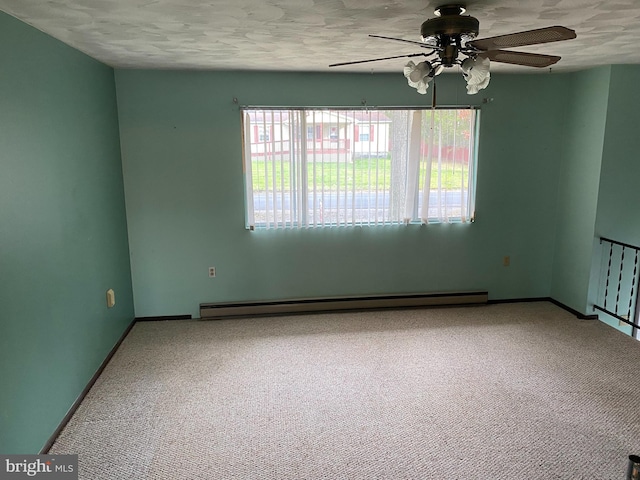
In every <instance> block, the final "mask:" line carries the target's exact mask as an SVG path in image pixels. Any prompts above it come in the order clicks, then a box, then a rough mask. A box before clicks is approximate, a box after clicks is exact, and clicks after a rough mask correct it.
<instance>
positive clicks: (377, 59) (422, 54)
mask: <svg viewBox="0 0 640 480" xmlns="http://www.w3.org/2000/svg"><path fill="white" fill-rule="evenodd" d="M425 55H426V54H425V53H412V54H409V55H395V56H393V57H383V58H372V59H371V60H357V61H355V62H342V63H332V64H331V65H329V66H330V67H341V66H343V65H355V64H356V63H367V62H379V61H381V60H391V59H392V58H407V57H422V56H425Z"/></svg>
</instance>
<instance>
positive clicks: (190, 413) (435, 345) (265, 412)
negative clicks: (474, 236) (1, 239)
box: [50, 302, 640, 480]
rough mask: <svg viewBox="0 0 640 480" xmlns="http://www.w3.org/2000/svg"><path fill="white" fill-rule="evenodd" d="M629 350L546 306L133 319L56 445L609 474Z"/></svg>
mask: <svg viewBox="0 0 640 480" xmlns="http://www.w3.org/2000/svg"><path fill="white" fill-rule="evenodd" d="M639 365H640V343H638V342H637V341H635V340H633V339H631V338H630V337H627V336H625V335H623V334H621V333H619V332H618V331H616V330H614V329H612V328H611V327H608V326H606V325H604V324H603V323H601V322H598V321H585V320H578V319H576V318H575V317H574V316H572V315H571V314H569V313H567V312H566V311H564V310H562V309H561V308H559V307H557V306H555V305H553V304H551V303H548V302H535V303H515V304H499V305H490V306H482V307H465V308H434V309H419V310H387V311H375V312H357V313H333V314H328V313H327V314H315V315H308V316H304V315H296V316H282V317H268V318H248V319H234V320H223V321H198V320H192V321H185V320H182V321H166V322H140V323H137V324H136V325H135V326H134V328H133V329H132V330H131V332H130V333H129V335H128V336H127V338H126V339H125V340H124V342H123V343H122V345H121V346H120V348H119V350H118V351H117V352H116V354H115V355H114V357H113V358H112V360H111V362H110V363H109V364H108V365H107V367H106V369H105V370H104V372H103V374H102V375H101V376H100V378H99V379H98V381H97V382H96V384H95V385H94V387H93V388H92V389H91V391H90V392H89V394H88V395H87V397H86V398H85V400H84V401H83V403H82V404H81V405H80V407H79V408H78V410H77V412H76V413H75V415H74V416H73V417H72V419H71V421H70V422H69V423H68V424H67V426H66V427H65V429H64V430H63V431H62V432H61V434H60V436H59V437H58V439H57V440H56V442H55V443H54V445H53V447H52V448H51V450H50V453H51V454H63V453H74V454H78V455H79V473H80V478H81V479H87V480H102V479H105V480H112V479H114V480H115V479H117V480H120V479H171V480H181V479H207V480H210V479H242V480H247V479H259V480H272V479H273V480H275V479H278V480H293V479H296V480H298V479H482V480H499V479H515V478H526V479H545V480H548V479H622V478H624V476H625V472H626V466H627V458H628V456H629V454H639V453H640V395H639V392H640V375H638V373H637V372H638V366H639Z"/></svg>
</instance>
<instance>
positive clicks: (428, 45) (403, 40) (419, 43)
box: [369, 35, 437, 49]
mask: <svg viewBox="0 0 640 480" xmlns="http://www.w3.org/2000/svg"><path fill="white" fill-rule="evenodd" d="M369 36H370V37H371V38H382V39H384V40H394V41H396V42H404V43H410V44H412V45H419V46H420V47H422V48H432V49H436V48H437V47H436V45H431V44H429V43H425V42H417V41H415V40H405V39H404V38H394V37H383V36H382V35H369Z"/></svg>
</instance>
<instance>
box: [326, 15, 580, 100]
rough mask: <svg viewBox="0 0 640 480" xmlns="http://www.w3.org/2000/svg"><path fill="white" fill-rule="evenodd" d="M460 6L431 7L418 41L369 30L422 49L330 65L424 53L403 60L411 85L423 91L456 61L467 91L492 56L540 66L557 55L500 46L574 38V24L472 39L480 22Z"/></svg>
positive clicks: (482, 80)
mask: <svg viewBox="0 0 640 480" xmlns="http://www.w3.org/2000/svg"><path fill="white" fill-rule="evenodd" d="M465 12H466V7H465V6H464V5H460V4H455V5H443V6H441V7H438V8H436V10H435V12H434V13H435V15H436V16H435V18H429V19H427V21H425V22H424V23H423V24H422V27H421V28H420V35H421V39H422V41H421V42H418V41H413V40H404V39H402V38H393V37H384V36H381V35H369V36H370V37H373V38H381V39H384V40H393V41H396V42H404V43H410V44H413V45H418V46H420V47H421V48H424V49H427V50H429V51H428V52H426V53H425V52H423V53H413V54H409V55H396V56H393V57H384V58H374V59H371V60H359V61H355V62H343V63H334V64H332V65H329V67H339V66H343V65H354V64H357V63H366V62H377V61H380V60H390V59H393V58H403V57H405V58H406V57H426V58H427V60H425V61H422V62H420V63H418V64H415V63H414V62H413V61H409V62H408V63H407V64H406V65H405V67H404V76H405V77H406V78H407V81H408V83H409V85H410V86H412V87H414V88H415V89H416V90H417V91H418V92H419V93H422V94H424V93H427V88H428V86H429V82H430V81H431V80H433V78H434V77H435V76H436V75H439V74H440V73H441V72H442V71H443V70H444V69H445V68H450V67H453V66H455V65H460V69H461V70H462V75H463V76H464V78H465V80H466V81H467V93H468V94H470V95H472V94H475V93H478V91H480V90H482V89H483V88H486V87H487V85H489V79H490V73H489V66H490V62H491V61H493V62H501V63H509V64H512V65H523V66H526V67H538V68H544V67H548V66H550V65H553V64H554V63H556V62H557V61H558V60H560V57H558V56H556V55H542V54H538V53H526V52H518V51H513V50H503V48H511V47H522V46H525V45H536V44H540V43H549V42H558V41H562V40H570V39H572V38H576V32H575V31H574V30H571V29H569V28H566V27H561V26H553V27H546V28H538V29H535V30H527V31H523V32H517V33H510V34H507V35H499V36H496V37H489V38H482V39H478V40H476V39H475V38H476V37H477V35H478V32H479V26H480V22H479V21H478V19H476V18H474V17H471V16H469V15H463V14H464V13H465Z"/></svg>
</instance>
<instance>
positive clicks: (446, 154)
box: [242, 108, 479, 229]
mask: <svg viewBox="0 0 640 480" xmlns="http://www.w3.org/2000/svg"><path fill="white" fill-rule="evenodd" d="M478 117H479V112H478V111H477V110H475V109H469V108H464V109H463V108H457V109H424V110H423V109H404V110H399V109H359V110H338V109H335V110H334V109H318V110H311V109H249V108H245V109H242V121H243V132H244V164H245V165H244V167H245V169H244V171H245V175H246V179H245V184H246V202H247V205H246V206H247V209H246V210H247V228H250V229H253V228H298V227H323V226H358V225H388V224H402V223H404V224H407V223H433V222H468V221H473V217H474V196H475V174H476V143H477V142H476V137H477V135H476V131H477V127H478Z"/></svg>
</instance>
